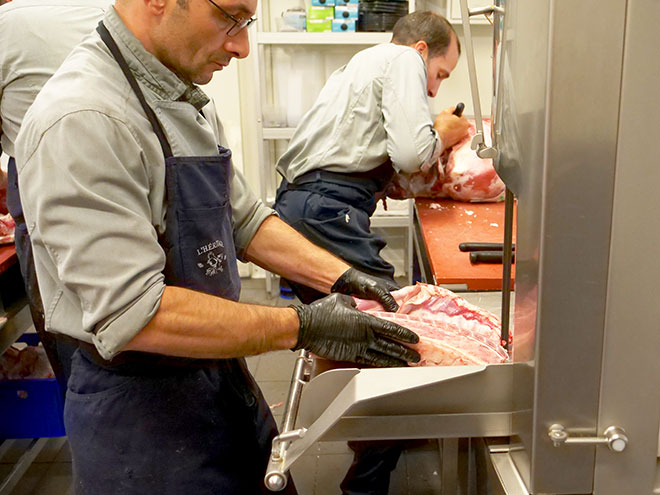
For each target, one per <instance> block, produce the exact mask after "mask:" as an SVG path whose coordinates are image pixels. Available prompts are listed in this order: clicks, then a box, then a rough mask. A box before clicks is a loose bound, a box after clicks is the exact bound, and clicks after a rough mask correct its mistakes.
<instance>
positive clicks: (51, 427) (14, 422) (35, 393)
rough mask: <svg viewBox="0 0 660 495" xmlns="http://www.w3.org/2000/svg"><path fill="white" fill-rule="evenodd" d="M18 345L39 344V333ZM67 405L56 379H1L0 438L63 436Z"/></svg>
mask: <svg viewBox="0 0 660 495" xmlns="http://www.w3.org/2000/svg"><path fill="white" fill-rule="evenodd" d="M17 342H24V343H26V344H28V345H38V344H39V336H38V335H37V334H36V333H24V334H23V335H22V336H21V337H19V338H18V340H17ZM63 412H64V403H63V401H62V395H61V392H60V386H59V384H58V383H57V380H56V379H55V378H25V379H19V380H0V438H44V437H62V436H64V435H66V433H65V431H64V419H63Z"/></svg>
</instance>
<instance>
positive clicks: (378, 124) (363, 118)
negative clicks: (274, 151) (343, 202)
mask: <svg viewBox="0 0 660 495" xmlns="http://www.w3.org/2000/svg"><path fill="white" fill-rule="evenodd" d="M441 150H442V144H441V142H440V138H439V137H438V134H437V132H436V131H435V129H433V121H432V120H431V114H430V111H429V106H428V100H427V74H426V66H425V64H424V59H423V58H422V56H421V55H420V54H419V53H418V52H417V51H416V50H415V49H413V48H411V47H408V46H401V45H395V44H392V43H387V44H382V45H377V46H374V47H371V48H367V49H366V50H362V51H361V52H359V53H357V54H356V55H355V56H353V58H352V59H351V60H350V61H349V62H348V64H347V65H345V66H344V67H342V68H341V69H339V70H337V71H335V72H334V73H333V74H332V75H331V76H330V78H329V79H328V81H327V82H326V84H325V86H324V87H323V89H322V90H321V93H320V94H319V96H318V98H317V100H316V102H315V103H314V105H313V106H312V108H311V109H310V110H309V112H307V113H306V114H305V115H304V116H303V118H302V119H301V121H300V123H299V124H298V127H297V129H296V132H295V133H294V135H293V137H292V139H291V141H290V142H289V147H288V148H287V150H286V152H285V153H284V154H283V155H282V156H281V158H280V160H279V161H278V164H277V170H278V171H279V172H280V174H282V176H283V177H284V178H285V179H287V180H288V181H289V182H293V181H294V180H295V179H296V178H297V177H300V176H301V175H303V174H305V173H307V172H310V171H312V170H319V169H324V170H328V171H331V172H340V173H355V172H368V171H370V170H373V169H375V168H376V167H378V166H380V165H382V164H383V163H385V162H386V161H387V159H388V158H389V159H390V160H391V161H392V164H393V165H394V167H395V169H396V170H397V171H400V172H409V173H412V172H417V171H419V169H420V167H421V166H422V165H424V164H425V163H427V162H428V163H432V162H434V161H435V160H437V159H438V157H439V155H440V152H441Z"/></svg>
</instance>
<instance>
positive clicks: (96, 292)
mask: <svg viewBox="0 0 660 495" xmlns="http://www.w3.org/2000/svg"><path fill="white" fill-rule="evenodd" d="M31 131H33V132H36V131H34V130H33V129H25V134H26V135H25V141H26V142H27V143H35V149H33V150H29V149H23V150H21V148H20V147H19V153H20V154H19V155H18V163H19V168H20V170H19V180H20V189H21V196H22V198H23V204H24V207H25V216H26V220H27V224H28V229H29V232H30V235H31V238H32V243H33V246H34V256H35V264H36V267H37V276H38V277H39V281H40V284H42V285H43V287H42V288H41V292H42V295H44V296H46V297H45V298H44V308H45V317H46V327H47V329H49V330H52V331H55V332H58V333H65V334H71V333H72V332H73V333H74V335H73V336H75V337H78V338H82V339H83V340H87V341H89V340H90V334H91V340H92V341H93V342H94V344H95V345H96V346H97V348H98V350H99V352H100V353H101V355H103V357H105V358H106V359H109V358H111V357H112V356H113V355H115V354H116V353H117V352H119V351H120V350H121V349H122V348H123V347H124V346H125V345H126V344H127V343H128V342H129V341H130V340H131V339H132V338H133V337H134V336H135V335H136V334H137V333H138V332H139V331H140V330H141V329H142V328H143V327H144V326H145V325H146V324H147V323H148V322H149V321H150V320H151V318H152V317H153V315H154V314H155V313H156V311H157V310H158V307H159V304H160V298H161V295H162V293H163V290H164V288H165V283H164V277H163V274H162V272H163V268H164V266H165V254H164V252H163V250H162V248H161V247H160V245H159V244H158V235H157V232H156V229H155V228H154V225H153V224H154V222H153V220H154V219H153V218H152V211H153V208H152V205H151V203H150V202H151V201H158V199H157V198H153V196H152V195H151V190H150V184H151V182H152V180H153V178H152V177H150V176H149V172H148V168H147V167H146V165H145V163H144V162H143V158H144V153H142V152H141V146H139V144H138V142H137V141H136V139H135V137H134V134H133V132H132V131H131V129H130V128H128V127H127V126H126V124H124V123H122V122H121V121H120V120H118V119H116V118H113V117H111V116H108V115H104V114H102V113H100V112H95V111H79V112H75V113H72V114H68V115H66V116H64V117H62V118H61V119H59V120H58V121H57V122H55V123H53V124H52V125H51V126H49V128H48V130H47V131H46V132H44V133H43V135H42V136H41V138H40V139H30V138H35V137H36V136H37V135H38V134H35V135H32V136H30V134H31ZM71 136H84V137H82V138H81V139H79V140H77V141H76V142H75V143H72V142H71ZM36 143H38V146H36ZM62 143H71V146H63V145H62ZM110 143H122V145H121V146H114V147H113V146H112V145H111V144H110ZM81 326H82V327H81ZM76 329H78V330H79V332H78V334H77V335H76V334H75V330H76ZM80 332H82V334H81V333H80ZM84 334H87V338H84V337H83V335H84Z"/></svg>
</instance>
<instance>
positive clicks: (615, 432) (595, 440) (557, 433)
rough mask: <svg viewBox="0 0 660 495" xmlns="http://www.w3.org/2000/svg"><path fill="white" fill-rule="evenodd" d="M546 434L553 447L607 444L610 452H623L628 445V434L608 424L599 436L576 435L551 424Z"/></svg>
mask: <svg viewBox="0 0 660 495" xmlns="http://www.w3.org/2000/svg"><path fill="white" fill-rule="evenodd" d="M548 436H549V437H550V440H552V444H553V445H554V446H555V447H559V446H561V445H564V444H566V445H570V444H574V445H607V446H608V447H609V449H610V450H611V451H612V452H623V451H624V450H625V448H626V446H627V445H628V435H626V431H625V430H624V429H623V428H620V427H618V426H608V427H607V428H606V429H605V431H604V432H603V435H602V436H599V437H579V436H578V437H576V436H571V434H570V433H569V432H568V431H566V428H564V426H563V425H560V424H553V425H551V426H550V428H549V429H548Z"/></svg>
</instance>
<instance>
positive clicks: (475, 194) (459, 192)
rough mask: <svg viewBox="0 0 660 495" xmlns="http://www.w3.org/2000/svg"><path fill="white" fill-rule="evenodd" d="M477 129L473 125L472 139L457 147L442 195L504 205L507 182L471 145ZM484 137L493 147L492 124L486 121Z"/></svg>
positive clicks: (471, 130) (471, 125) (471, 127)
mask: <svg viewBox="0 0 660 495" xmlns="http://www.w3.org/2000/svg"><path fill="white" fill-rule="evenodd" d="M476 132H477V131H476V128H475V126H474V124H473V123H472V122H470V129H469V136H468V137H465V138H464V139H463V140H462V141H460V142H459V143H458V144H456V145H454V147H453V148H452V150H451V153H449V159H448V160H447V165H446V166H445V179H444V181H443V183H442V190H443V192H444V193H445V194H446V195H447V196H449V197H450V198H452V199H456V200H458V201H501V200H502V199H504V196H503V195H504V187H505V186H504V182H502V179H500V178H499V176H498V175H497V172H495V168H494V167H493V160H491V159H485V158H479V157H478V156H477V152H476V151H475V150H473V149H472V148H471V147H470V145H471V143H472V137H473V136H474V135H475V134H476ZM484 135H485V136H486V143H487V144H488V145H490V121H488V120H486V119H484Z"/></svg>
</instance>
